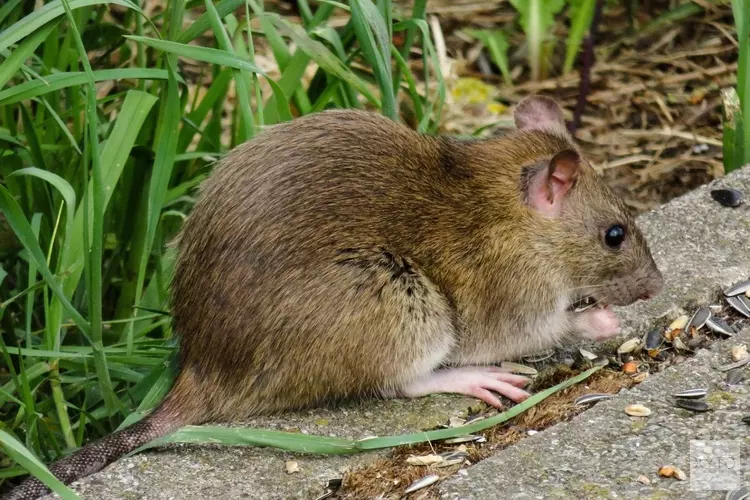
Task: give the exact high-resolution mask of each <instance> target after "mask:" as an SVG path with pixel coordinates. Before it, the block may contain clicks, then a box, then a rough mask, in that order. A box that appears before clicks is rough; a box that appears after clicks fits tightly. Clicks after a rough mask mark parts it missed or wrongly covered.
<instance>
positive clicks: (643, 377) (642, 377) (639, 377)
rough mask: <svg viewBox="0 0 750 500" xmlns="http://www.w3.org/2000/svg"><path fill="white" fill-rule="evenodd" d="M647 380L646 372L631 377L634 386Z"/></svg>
mask: <svg viewBox="0 0 750 500" xmlns="http://www.w3.org/2000/svg"><path fill="white" fill-rule="evenodd" d="M647 378H648V372H641V373H638V374H636V375H633V382H635V383H636V384H640V383H641V382H643V381H644V380H646V379H647Z"/></svg>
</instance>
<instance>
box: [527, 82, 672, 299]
mask: <svg viewBox="0 0 750 500" xmlns="http://www.w3.org/2000/svg"><path fill="white" fill-rule="evenodd" d="M514 118H515V122H516V127H517V128H518V129H519V130H521V131H522V132H523V131H525V132H528V134H525V135H526V138H527V139H528V140H529V141H535V140H538V141H540V142H544V143H545V144H554V147H552V149H551V150H549V155H546V156H544V157H540V158H536V159H535V161H533V162H532V164H531V165H527V166H526V168H525V169H524V172H523V175H522V189H523V195H524V202H525V204H526V205H527V206H528V207H529V208H530V209H531V210H530V213H531V216H532V217H533V219H534V220H535V221H537V222H538V225H536V224H535V225H536V226H537V227H538V228H539V231H540V232H541V233H542V234H539V235H538V236H539V237H541V238H542V239H548V240H550V241H548V243H551V244H552V245H554V247H555V249H554V252H553V255H554V257H553V258H555V259H560V262H559V266H556V267H557V268H558V269H560V270H562V272H563V273H564V274H569V275H568V276H565V281H566V282H567V283H568V286H569V287H570V288H571V289H572V291H573V294H572V296H573V297H572V300H573V301H575V303H574V304H571V305H572V306H574V305H580V303H581V302H584V303H587V302H591V301H592V299H593V301H595V302H596V303H598V304H599V305H628V304H631V303H633V302H636V301H637V300H639V299H642V300H646V299H649V298H651V297H653V296H655V295H657V294H658V293H660V291H661V289H662V286H663V279H662V275H661V273H660V271H659V270H658V268H657V267H656V264H655V263H654V260H653V258H652V256H651V252H650V250H649V247H648V244H647V242H646V240H645V238H644V237H643V234H642V233H641V231H640V230H639V228H638V227H637V226H636V223H635V220H634V218H633V217H632V215H631V214H630V212H629V210H628V208H627V207H626V206H625V204H624V203H623V201H622V199H621V198H619V197H618V196H617V195H616V194H614V193H613V192H612V191H611V190H610V189H609V188H608V187H607V186H606V185H605V184H604V182H603V181H602V179H601V178H600V177H599V175H598V174H597V173H596V171H594V169H593V168H592V167H591V165H590V164H589V163H588V162H587V161H586V159H585V158H583V156H582V155H581V153H580V151H579V150H578V148H577V147H576V146H575V145H574V143H573V141H572V138H570V136H569V134H568V133H567V130H566V129H565V122H564V119H563V115H562V110H561V109H560V107H559V106H558V105H557V103H555V101H553V100H551V99H548V98H544V97H539V96H535V97H530V98H526V99H524V100H523V101H521V102H520V103H519V104H518V106H517V108H516V111H515V116H514ZM542 244H544V242H542Z"/></svg>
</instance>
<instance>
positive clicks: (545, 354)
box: [521, 349, 555, 363]
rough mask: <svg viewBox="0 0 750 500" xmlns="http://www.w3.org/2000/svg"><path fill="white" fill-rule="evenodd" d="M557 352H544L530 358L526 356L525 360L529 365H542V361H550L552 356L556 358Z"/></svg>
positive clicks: (551, 350)
mask: <svg viewBox="0 0 750 500" xmlns="http://www.w3.org/2000/svg"><path fill="white" fill-rule="evenodd" d="M554 354H555V350H554V349H549V350H547V351H542V352H539V353H536V354H532V355H530V356H524V357H523V358H521V359H523V360H524V361H526V362H527V363H541V362H542V361H545V360H548V359H549V358H551V357H552V356H554Z"/></svg>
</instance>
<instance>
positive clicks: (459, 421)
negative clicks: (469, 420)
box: [448, 417, 466, 427]
mask: <svg viewBox="0 0 750 500" xmlns="http://www.w3.org/2000/svg"><path fill="white" fill-rule="evenodd" d="M448 422H449V425H450V427H461V426H462V425H464V424H465V423H466V420H464V419H463V418H460V417H451V418H450V420H449V421H448Z"/></svg>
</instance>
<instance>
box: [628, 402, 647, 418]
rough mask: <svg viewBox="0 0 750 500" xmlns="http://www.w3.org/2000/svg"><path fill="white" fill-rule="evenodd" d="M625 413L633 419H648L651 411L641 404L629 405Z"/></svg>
mask: <svg viewBox="0 0 750 500" xmlns="http://www.w3.org/2000/svg"><path fill="white" fill-rule="evenodd" d="M625 413H627V414H628V415H630V416H631V417H648V416H649V415H651V410H649V409H648V408H646V407H645V406H643V405H640V404H634V405H628V406H626V407H625Z"/></svg>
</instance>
